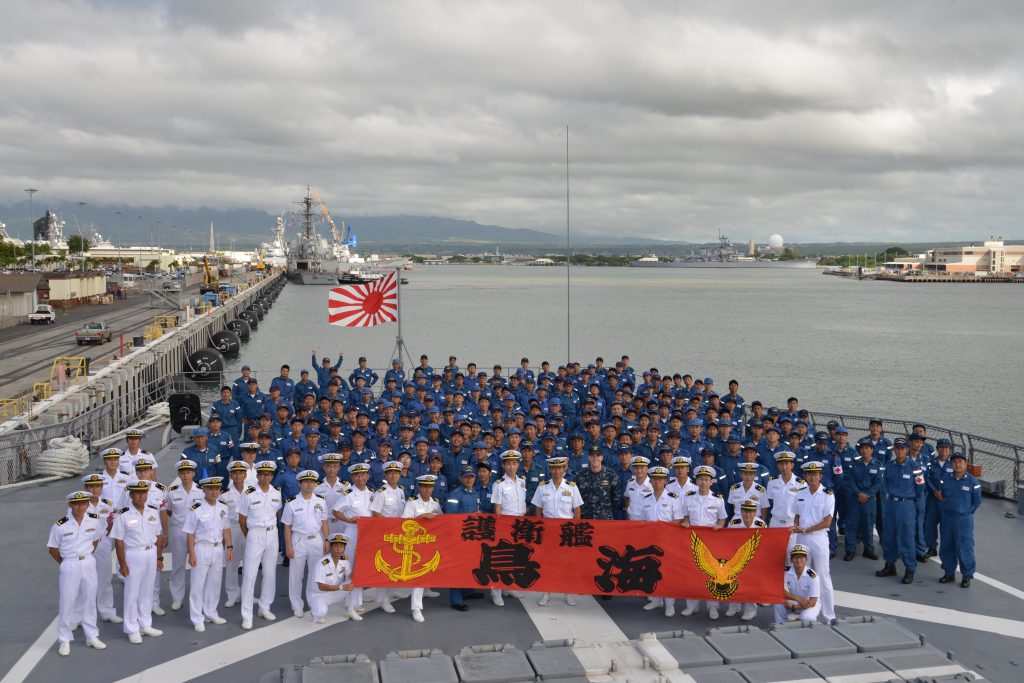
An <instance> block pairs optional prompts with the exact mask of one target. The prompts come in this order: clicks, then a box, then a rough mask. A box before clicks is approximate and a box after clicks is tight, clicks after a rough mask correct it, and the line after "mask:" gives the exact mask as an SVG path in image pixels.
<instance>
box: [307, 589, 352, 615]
mask: <svg viewBox="0 0 1024 683" xmlns="http://www.w3.org/2000/svg"><path fill="white" fill-rule="evenodd" d="M348 596H349V591H343V590H342V591H321V590H319V589H317V588H311V589H310V591H309V594H308V595H307V598H308V599H309V611H310V612H311V613H312V614H313V618H314V619H323V618H324V617H326V616H327V608H328V607H330V606H331V605H335V604H337V603H339V602H340V603H342V604H343V605H344V603H347V602H348ZM347 609H348V608H347V607H344V606H343V607H342V610H347Z"/></svg>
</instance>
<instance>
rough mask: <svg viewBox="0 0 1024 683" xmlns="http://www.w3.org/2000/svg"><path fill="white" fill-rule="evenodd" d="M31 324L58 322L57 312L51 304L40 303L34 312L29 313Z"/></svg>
mask: <svg viewBox="0 0 1024 683" xmlns="http://www.w3.org/2000/svg"><path fill="white" fill-rule="evenodd" d="M28 322H29V324H30V325H52V324H53V323H55V322H57V312H56V311H54V310H53V306H50V305H49V304H39V305H38V306H36V310H35V312H34V313H29V314H28Z"/></svg>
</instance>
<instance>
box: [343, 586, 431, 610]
mask: <svg viewBox="0 0 1024 683" xmlns="http://www.w3.org/2000/svg"><path fill="white" fill-rule="evenodd" d="M424 590H425V589H423V588H413V589H412V595H411V596H409V604H410V605H411V607H412V609H414V610H417V609H418V610H420V611H423V592H424ZM352 591H353V592H355V589H354V588H353V589H352ZM349 604H350V605H351V604H352V603H349Z"/></svg>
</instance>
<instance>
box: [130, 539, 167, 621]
mask: <svg viewBox="0 0 1024 683" xmlns="http://www.w3.org/2000/svg"><path fill="white" fill-rule="evenodd" d="M124 558H125V561H126V562H127V563H128V576H126V577H125V579H124V632H125V633H129V634H130V633H138V632H139V631H141V630H142V629H144V628H151V627H152V626H153V593H154V591H153V589H152V586H153V581H154V579H153V577H154V576H155V577H157V578H158V579H159V576H160V572H158V571H157V570H156V552H155V550H154V548H153V546H148V549H147V547H145V546H144V547H142V548H126V549H125V551H124ZM158 585H159V584H158Z"/></svg>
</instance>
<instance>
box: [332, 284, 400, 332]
mask: <svg viewBox="0 0 1024 683" xmlns="http://www.w3.org/2000/svg"><path fill="white" fill-rule="evenodd" d="M327 314H328V322H329V323H330V324H331V325H339V326H342V327H374V326H375V325H383V324H384V323H393V322H397V321H398V276H397V271H395V272H392V273H390V274H389V275H387V276H385V277H382V278H381V279H380V280H377V281H375V282H368V283H366V284H360V285H345V286H344V287H335V288H334V289H332V290H331V291H330V294H328V297H327Z"/></svg>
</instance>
